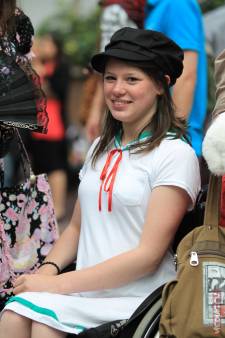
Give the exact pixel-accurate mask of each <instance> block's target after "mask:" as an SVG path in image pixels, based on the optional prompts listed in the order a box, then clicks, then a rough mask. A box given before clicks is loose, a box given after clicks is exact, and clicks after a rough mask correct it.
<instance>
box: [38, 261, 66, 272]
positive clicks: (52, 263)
mask: <svg viewBox="0 0 225 338" xmlns="http://www.w3.org/2000/svg"><path fill="white" fill-rule="evenodd" d="M46 264H50V265H53V266H54V267H55V268H56V270H57V274H58V275H59V274H60V272H61V271H60V268H59V267H58V265H57V264H56V263H54V262H44V263H41V265H40V267H41V266H43V265H46Z"/></svg>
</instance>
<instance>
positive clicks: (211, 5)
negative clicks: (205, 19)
mask: <svg viewBox="0 0 225 338" xmlns="http://www.w3.org/2000/svg"><path fill="white" fill-rule="evenodd" d="M222 5H225V2H224V0H203V1H202V3H201V8H202V11H203V13H205V12H208V11H211V10H213V9H215V8H217V7H219V6H222Z"/></svg>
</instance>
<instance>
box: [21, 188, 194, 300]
mask: <svg viewBox="0 0 225 338" xmlns="http://www.w3.org/2000/svg"><path fill="white" fill-rule="evenodd" d="M189 204H190V198H189V196H188V194H187V193H186V192H185V191H184V190H183V189H181V188H177V187H174V186H160V187H157V188H155V189H153V192H152V194H151V198H150V201H149V206H148V211H147V215H146V220H145V223H144V228H143V234H142V237H141V240H140V243H139V245H138V246H137V247H136V248H134V249H133V250H130V251H128V252H125V253H122V254H120V255H117V256H115V257H113V258H111V259H108V260H106V261H104V262H102V263H99V264H97V265H95V266H92V267H89V268H86V269H83V270H79V271H72V272H67V273H64V274H61V275H58V276H54V277H52V276H43V275H42V276H39V275H31V276H29V275H25V276H21V277H19V278H18V279H17V281H16V284H15V285H16V288H15V290H14V293H15V294H17V293H20V292H23V291H48V292H54V293H60V294H68V293H72V292H84V291H94V290H103V289H108V288H116V287H119V286H121V285H125V284H127V283H129V282H132V281H134V280H137V279H139V278H141V277H143V276H145V275H148V274H150V273H154V271H155V270H156V269H157V267H158V265H159V264H160V262H161V260H162V259H163V257H164V255H165V253H166V250H167V249H168V247H169V245H170V244H171V241H172V239H173V237H174V234H175V232H176V230H177V227H178V226H179V223H180V221H181V219H182V217H183V215H184V214H185V212H186V210H187V208H188V205H189ZM93 240H94V239H93ZM67 247H68V244H67ZM64 250H65V248H64ZM51 258H53V256H52V257H51ZM55 258H56V256H54V259H55Z"/></svg>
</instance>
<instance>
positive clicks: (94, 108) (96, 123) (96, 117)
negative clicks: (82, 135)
mask: <svg viewBox="0 0 225 338" xmlns="http://www.w3.org/2000/svg"><path fill="white" fill-rule="evenodd" d="M105 109H106V106H105V100H104V94H103V89H102V79H101V78H100V77H99V79H98V80H97V85H96V91H95V94H94V97H93V100H92V103H91V109H90V112H89V116H88V119H87V122H86V126H85V129H86V136H87V139H88V141H89V142H93V140H94V139H95V138H96V137H98V136H99V135H100V132H101V123H102V118H103V116H104V111H105Z"/></svg>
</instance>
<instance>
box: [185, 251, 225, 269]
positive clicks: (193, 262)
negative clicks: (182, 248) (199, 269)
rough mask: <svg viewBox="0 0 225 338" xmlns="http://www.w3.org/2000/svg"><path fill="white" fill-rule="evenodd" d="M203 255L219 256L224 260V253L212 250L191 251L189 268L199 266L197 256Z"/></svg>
mask: <svg viewBox="0 0 225 338" xmlns="http://www.w3.org/2000/svg"><path fill="white" fill-rule="evenodd" d="M204 255H213V256H221V257H224V258H225V253H223V252H221V251H217V250H215V251H213V250H208V251H207V250H206V251H191V253H190V265H191V266H198V265H199V256H204Z"/></svg>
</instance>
